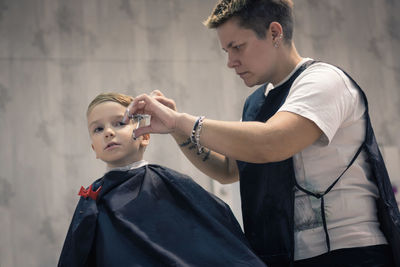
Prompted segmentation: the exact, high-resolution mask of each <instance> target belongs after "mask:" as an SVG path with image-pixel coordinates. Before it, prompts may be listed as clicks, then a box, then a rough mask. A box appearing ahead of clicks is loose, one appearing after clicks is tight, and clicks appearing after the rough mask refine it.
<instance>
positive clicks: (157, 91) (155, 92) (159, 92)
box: [150, 90, 164, 97]
mask: <svg viewBox="0 0 400 267" xmlns="http://www.w3.org/2000/svg"><path fill="white" fill-rule="evenodd" d="M150 96H152V97H155V96H164V94H163V93H161V91H160V90H153V91H152V92H151V93H150Z"/></svg>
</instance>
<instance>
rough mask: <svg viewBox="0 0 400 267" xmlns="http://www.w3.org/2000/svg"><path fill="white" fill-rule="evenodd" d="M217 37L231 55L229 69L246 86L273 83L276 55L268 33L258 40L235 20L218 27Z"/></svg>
mask: <svg viewBox="0 0 400 267" xmlns="http://www.w3.org/2000/svg"><path fill="white" fill-rule="evenodd" d="M217 34H218V38H219V41H220V43H221V46H222V49H223V50H224V51H225V52H227V54H228V63H227V65H228V67H229V68H232V69H235V71H236V74H237V75H239V76H240V77H241V78H242V79H243V81H244V83H245V84H246V85H247V86H249V87H252V86H254V85H259V84H263V83H266V82H274V81H273V77H274V75H275V73H274V72H275V70H274V66H275V65H276V64H275V62H276V57H277V56H276V54H277V53H276V51H275V50H276V48H274V46H273V42H272V37H271V36H269V32H268V31H267V36H266V38H265V39H259V38H258V37H257V35H256V33H255V32H254V31H253V30H250V29H245V28H243V27H240V26H239V24H238V23H237V19H235V18H232V19H229V20H228V21H226V22H225V23H224V24H222V25H221V26H219V27H218V28H217Z"/></svg>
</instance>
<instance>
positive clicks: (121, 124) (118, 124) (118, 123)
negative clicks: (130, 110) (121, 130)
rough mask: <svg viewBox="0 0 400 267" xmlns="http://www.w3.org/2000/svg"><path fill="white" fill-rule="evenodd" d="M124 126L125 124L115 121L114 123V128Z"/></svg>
mask: <svg viewBox="0 0 400 267" xmlns="http://www.w3.org/2000/svg"><path fill="white" fill-rule="evenodd" d="M125 125H126V123H123V122H122V121H117V122H116V123H115V126H125Z"/></svg>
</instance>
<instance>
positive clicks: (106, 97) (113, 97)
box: [86, 92, 133, 116]
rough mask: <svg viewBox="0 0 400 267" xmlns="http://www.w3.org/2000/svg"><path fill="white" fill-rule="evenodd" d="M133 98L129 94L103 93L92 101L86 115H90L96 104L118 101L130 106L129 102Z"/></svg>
mask: <svg viewBox="0 0 400 267" xmlns="http://www.w3.org/2000/svg"><path fill="white" fill-rule="evenodd" d="M132 100H133V98H132V97H131V96H128V95H124V94H120V93H114V92H111V93H102V94H99V95H98V96H96V97H95V98H94V99H93V100H92V102H90V104H89V106H88V108H87V111H86V116H89V113H90V112H91V111H92V110H93V108H94V107H95V106H97V105H98V104H101V103H104V102H107V101H111V102H116V103H119V104H121V105H122V106H124V107H128V106H129V104H130V103H131V102H132Z"/></svg>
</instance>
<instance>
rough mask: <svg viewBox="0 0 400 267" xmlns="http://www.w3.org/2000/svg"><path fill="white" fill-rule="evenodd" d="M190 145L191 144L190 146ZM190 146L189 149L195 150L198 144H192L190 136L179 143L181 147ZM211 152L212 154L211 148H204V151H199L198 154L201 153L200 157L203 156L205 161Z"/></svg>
mask: <svg viewBox="0 0 400 267" xmlns="http://www.w3.org/2000/svg"><path fill="white" fill-rule="evenodd" d="M189 145H190V146H189ZM186 146H189V147H188V149H189V150H193V149H195V148H196V145H194V144H192V141H191V140H190V137H188V139H187V140H186V141H184V142H182V143H180V144H179V147H181V148H183V147H186ZM210 154H211V150H210V149H208V148H206V149H204V150H203V152H202V153H197V155H199V156H200V157H202V160H203V161H206V160H208V159H209V158H210Z"/></svg>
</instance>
